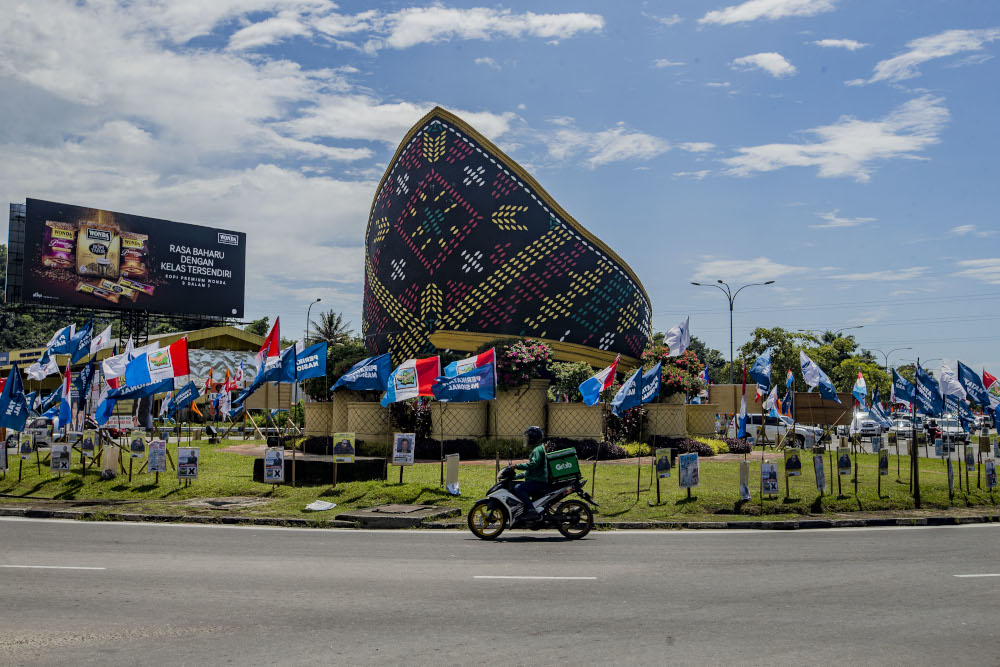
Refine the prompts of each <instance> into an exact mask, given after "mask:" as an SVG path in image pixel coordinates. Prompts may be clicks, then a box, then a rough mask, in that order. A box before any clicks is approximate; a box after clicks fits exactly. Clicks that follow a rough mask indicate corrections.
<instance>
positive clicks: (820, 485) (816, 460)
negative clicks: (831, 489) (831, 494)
mask: <svg viewBox="0 0 1000 667" xmlns="http://www.w3.org/2000/svg"><path fill="white" fill-rule="evenodd" d="M813 472H814V473H816V489H817V490H819V491H824V490H825V489H826V470H825V469H824V467H823V455H822V454H814V455H813Z"/></svg>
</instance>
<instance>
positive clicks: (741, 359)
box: [725, 327, 826, 391]
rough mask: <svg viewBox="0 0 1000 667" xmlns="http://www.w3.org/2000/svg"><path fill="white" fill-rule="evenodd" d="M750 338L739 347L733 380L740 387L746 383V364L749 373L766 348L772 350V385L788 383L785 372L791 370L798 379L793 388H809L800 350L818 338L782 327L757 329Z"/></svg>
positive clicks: (727, 373)
mask: <svg viewBox="0 0 1000 667" xmlns="http://www.w3.org/2000/svg"><path fill="white" fill-rule="evenodd" d="M750 335H751V339H750V341H748V342H746V343H744V344H743V345H741V346H740V349H739V353H738V355H737V357H736V369H735V371H736V372H735V373H733V379H734V380H735V382H736V383H737V384H738V383H740V382H742V381H743V365H744V364H746V368H747V371H749V370H750V366H751V365H753V362H754V361H756V360H757V357H759V356H760V355H761V354H763V352H764V350H766V349H767V348H771V384H772V386H773V385H774V384H778V383H780V384H782V385H783V384H784V382H785V373H786V372H787V371H788V370H791V371H792V374H793V375H794V376H795V384H794V389H795V390H796V391H805V390H806V389H807V387H806V384H805V382H803V381H802V368H801V364H800V363H799V350H800V349H801V348H802V345H801V343H802V342H804V341H809V340H810V339H811V340H815V338H811V337H810V336H809V335H808V334H801V333H793V332H791V331H785V330H784V329H782V328H781V327H773V328H771V329H767V328H764V327H758V328H756V329H754V330H753V332H752V333H751V334H750ZM814 361H815V360H814ZM816 363H819V361H816ZM728 366H729V365H728V364H726V368H725V376H726V378H727V379H728V377H729V368H728ZM824 370H826V369H824ZM747 382H752V380H750V379H749V377H748V378H747Z"/></svg>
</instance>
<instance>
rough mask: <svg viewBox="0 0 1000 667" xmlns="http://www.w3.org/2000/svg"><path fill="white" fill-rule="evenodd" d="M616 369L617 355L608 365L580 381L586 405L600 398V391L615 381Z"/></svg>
mask: <svg viewBox="0 0 1000 667" xmlns="http://www.w3.org/2000/svg"><path fill="white" fill-rule="evenodd" d="M619 356H620V355H619ZM616 370H618V357H615V360H614V361H613V362H612V363H611V365H610V366H608V367H607V368H605V369H604V370H602V371H599V372H598V373H597V374H596V375H594V376H593V377H591V378H590V379H589V380H584V381H583V382H581V383H580V393H581V394H582V395H583V402H584V403H585V404H586V405H594V404H596V403H597V401H599V400H600V399H601V392H602V391H604V390H606V389H610V388H611V385H612V384H614V382H615V371H616Z"/></svg>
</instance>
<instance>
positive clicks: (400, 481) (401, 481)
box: [399, 466, 406, 484]
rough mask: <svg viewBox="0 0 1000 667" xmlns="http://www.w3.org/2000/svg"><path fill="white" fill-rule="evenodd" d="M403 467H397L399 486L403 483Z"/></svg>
mask: <svg viewBox="0 0 1000 667" xmlns="http://www.w3.org/2000/svg"><path fill="white" fill-rule="evenodd" d="M405 467H406V466H399V483H400V484H402V483H403V468H405Z"/></svg>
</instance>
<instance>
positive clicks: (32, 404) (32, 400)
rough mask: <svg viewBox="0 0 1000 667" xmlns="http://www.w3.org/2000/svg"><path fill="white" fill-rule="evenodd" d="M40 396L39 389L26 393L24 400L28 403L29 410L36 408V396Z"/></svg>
mask: <svg viewBox="0 0 1000 667" xmlns="http://www.w3.org/2000/svg"><path fill="white" fill-rule="evenodd" d="M36 396H38V390H37V389H36V390H35V391H33V392H31V393H30V394H25V395H24V402H25V403H27V404H28V412H34V410H35V397H36Z"/></svg>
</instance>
